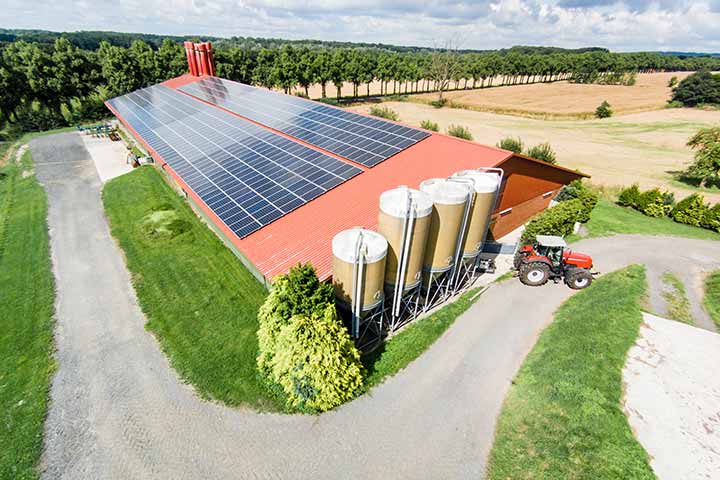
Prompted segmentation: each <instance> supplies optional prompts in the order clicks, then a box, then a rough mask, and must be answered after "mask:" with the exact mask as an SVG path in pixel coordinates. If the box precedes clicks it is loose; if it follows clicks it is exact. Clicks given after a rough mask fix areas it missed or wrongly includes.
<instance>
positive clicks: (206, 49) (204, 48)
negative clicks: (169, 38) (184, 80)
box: [183, 42, 215, 77]
mask: <svg viewBox="0 0 720 480" xmlns="http://www.w3.org/2000/svg"><path fill="white" fill-rule="evenodd" d="M183 45H184V46H185V56H186V57H187V62H188V70H189V71H190V75H193V76H195V77H198V76H203V75H211V76H213V77H214V76H215V60H214V59H213V51H212V44H211V43H210V42H200V43H193V42H185V43H184V44H183Z"/></svg>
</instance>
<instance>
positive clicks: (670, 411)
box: [623, 314, 720, 480]
mask: <svg viewBox="0 0 720 480" xmlns="http://www.w3.org/2000/svg"><path fill="white" fill-rule="evenodd" d="M643 316H644V323H643V325H642V326H641V327H640V335H639V336H638V339H637V342H636V344H635V346H633V347H632V348H631V349H630V351H629V352H628V358H627V361H626V364H625V368H624V369H623V381H624V383H625V405H624V408H625V414H626V415H627V417H628V421H629V423H630V426H631V427H632V429H633V431H634V432H635V436H636V438H637V439H638V441H639V442H640V443H641V444H642V445H643V447H644V448H645V450H647V452H648V454H649V455H650V457H651V461H650V464H651V466H652V468H653V470H654V471H655V474H656V475H657V476H658V478H659V479H661V480H662V479H666V480H691V479H692V480H698V479H717V478H720V376H719V375H718V374H717V370H716V368H718V365H720V335H718V334H716V333H712V332H708V331H706V330H702V329H700V328H696V327H692V326H689V325H685V324H683V323H680V322H675V321H672V320H667V319H664V318H660V317H656V316H654V315H650V314H643Z"/></svg>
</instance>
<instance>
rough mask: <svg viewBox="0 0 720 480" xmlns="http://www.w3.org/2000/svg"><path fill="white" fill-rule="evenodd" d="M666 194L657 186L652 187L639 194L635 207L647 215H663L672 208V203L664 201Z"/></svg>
mask: <svg viewBox="0 0 720 480" xmlns="http://www.w3.org/2000/svg"><path fill="white" fill-rule="evenodd" d="M666 198H667V196H666V194H665V193H663V192H661V191H660V189H658V188H653V189H652V190H648V191H647V192H643V193H642V194H640V197H639V198H638V202H637V209H638V210H640V211H641V212H642V213H644V214H645V215H647V216H648V217H656V218H658V217H664V216H666V215H667V214H668V213H670V211H671V210H672V205H668V204H667V203H666Z"/></svg>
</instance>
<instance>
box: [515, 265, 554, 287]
mask: <svg viewBox="0 0 720 480" xmlns="http://www.w3.org/2000/svg"><path fill="white" fill-rule="evenodd" d="M548 280H550V267H549V266H548V264H547V263H543V262H530V263H524V264H522V265H521V266H520V281H521V282H522V283H523V284H525V285H528V286H530V287H539V286H540V285H545V284H546V283H547V282H548Z"/></svg>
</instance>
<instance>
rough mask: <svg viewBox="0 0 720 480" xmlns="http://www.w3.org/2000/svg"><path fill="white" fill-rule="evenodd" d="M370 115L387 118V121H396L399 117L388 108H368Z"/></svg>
mask: <svg viewBox="0 0 720 480" xmlns="http://www.w3.org/2000/svg"><path fill="white" fill-rule="evenodd" d="M370 115H373V116H375V117H380V118H387V119H388V120H393V121H396V122H397V121H398V119H399V118H400V115H398V114H397V112H395V111H394V110H393V109H391V108H388V107H370Z"/></svg>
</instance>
